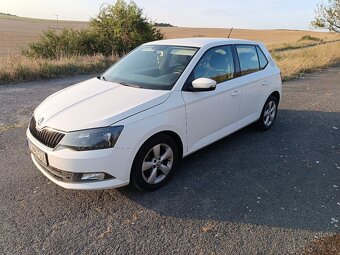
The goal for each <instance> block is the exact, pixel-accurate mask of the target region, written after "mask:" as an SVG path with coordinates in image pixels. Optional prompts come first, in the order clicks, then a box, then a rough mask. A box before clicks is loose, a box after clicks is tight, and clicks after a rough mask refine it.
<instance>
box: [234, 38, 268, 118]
mask: <svg viewBox="0 0 340 255" xmlns="http://www.w3.org/2000/svg"><path fill="white" fill-rule="evenodd" d="M236 52H237V56H238V60H239V65H240V70H241V77H239V78H238V80H239V82H240V83H242V84H243V87H242V102H241V106H240V113H239V120H242V119H244V118H249V120H250V121H251V120H253V119H254V118H257V117H258V116H257V115H258V112H259V110H260V109H262V107H263V105H262V104H263V102H262V101H263V96H264V95H266V94H267V87H268V80H267V78H266V77H267V75H266V72H264V71H263V70H264V69H265V67H266V66H267V65H268V60H267V59H266V57H265V56H264V54H263V52H262V50H261V49H260V48H259V47H258V46H257V45H236Z"/></svg>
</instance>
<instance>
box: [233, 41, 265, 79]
mask: <svg viewBox="0 0 340 255" xmlns="http://www.w3.org/2000/svg"><path fill="white" fill-rule="evenodd" d="M236 50H237V54H238V58H239V61H240V67H241V75H246V74H250V73H254V72H257V71H259V70H260V63H259V58H258V56H257V52H256V46H255V45H237V46H236Z"/></svg>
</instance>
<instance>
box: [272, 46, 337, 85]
mask: <svg viewBox="0 0 340 255" xmlns="http://www.w3.org/2000/svg"><path fill="white" fill-rule="evenodd" d="M272 51H273V50H272ZM272 55H273V57H274V59H275V60H276V63H277V64H278V66H279V67H280V69H281V72H282V76H283V78H284V79H291V78H295V77H297V76H299V75H302V74H304V73H308V72H312V71H315V70H318V69H320V68H325V67H327V66H331V65H334V64H336V63H337V62H339V61H340V41H337V42H333V43H326V44H319V45H316V46H311V47H306V48H299V49H295V50H286V51H281V52H272Z"/></svg>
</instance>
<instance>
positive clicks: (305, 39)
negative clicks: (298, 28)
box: [299, 35, 322, 42]
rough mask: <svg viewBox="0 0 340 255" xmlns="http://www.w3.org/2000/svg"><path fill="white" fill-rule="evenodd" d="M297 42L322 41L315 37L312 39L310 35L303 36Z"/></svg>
mask: <svg viewBox="0 0 340 255" xmlns="http://www.w3.org/2000/svg"><path fill="white" fill-rule="evenodd" d="M299 41H316V42H320V41H322V39H320V38H317V37H313V36H310V35H304V36H302V37H301V38H300V40H299Z"/></svg>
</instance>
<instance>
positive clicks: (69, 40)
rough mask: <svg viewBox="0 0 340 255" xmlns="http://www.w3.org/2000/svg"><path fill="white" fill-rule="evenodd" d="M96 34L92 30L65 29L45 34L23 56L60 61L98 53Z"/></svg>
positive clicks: (24, 51)
mask: <svg viewBox="0 0 340 255" xmlns="http://www.w3.org/2000/svg"><path fill="white" fill-rule="evenodd" d="M96 45H97V40H96V34H95V33H94V32H93V31H91V30H80V31H76V30H72V29H63V30H62V31H61V32H60V33H58V32H56V31H54V30H47V31H45V32H43V34H42V35H41V37H40V40H39V41H38V42H34V43H30V44H29V48H28V49H26V50H23V54H24V55H26V56H29V57H41V58H50V59H58V58H62V57H70V56H76V55H94V54H96V53H98V51H99V50H98V47H97V46H96Z"/></svg>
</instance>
